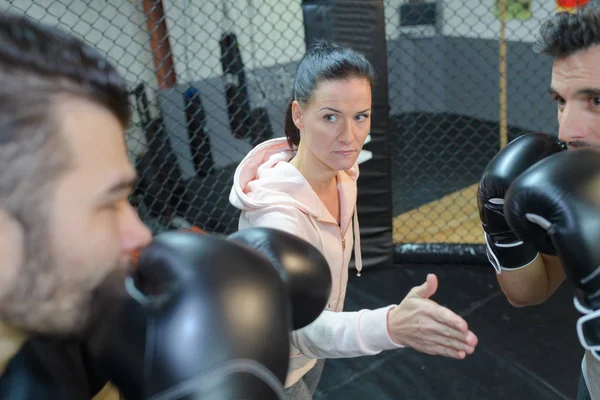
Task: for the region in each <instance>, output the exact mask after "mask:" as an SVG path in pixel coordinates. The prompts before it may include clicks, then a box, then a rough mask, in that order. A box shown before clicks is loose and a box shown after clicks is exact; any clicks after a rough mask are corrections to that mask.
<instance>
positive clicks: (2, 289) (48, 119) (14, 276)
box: [0, 13, 151, 398]
mask: <svg viewBox="0 0 600 400" xmlns="http://www.w3.org/2000/svg"><path fill="white" fill-rule="evenodd" d="M129 118H130V109H129V99H128V92H127V90H126V84H125V82H124V80H123V78H122V77H121V76H120V75H119V73H118V72H117V71H116V70H115V68H114V67H113V66H112V65H111V64H110V63H109V62H108V61H107V60H106V58H105V57H104V56H102V55H101V54H100V53H99V52H97V51H95V50H94V49H93V48H91V47H90V46H88V45H86V44H84V43H83V42H82V41H81V40H79V39H77V38H75V37H73V36H70V35H67V34H65V33H63V32H61V31H59V30H57V29H54V28H51V27H46V26H43V25H40V24H38V23H36V22H33V21H31V20H29V19H27V18H26V17H22V16H15V15H10V14H6V13H2V14H0V376H1V375H6V373H5V372H6V371H7V370H10V371H12V372H11V373H12V374H13V375H12V376H13V377H14V376H16V375H18V373H19V372H18V371H19V368H17V366H16V365H17V364H18V365H21V366H22V365H23V362H24V361H23V360H22V359H21V360H20V361H19V360H17V359H18V357H16V358H15V357H14V356H15V354H17V353H18V352H19V350H20V349H23V348H24V347H23V345H24V344H25V343H26V342H27V340H28V338H32V337H44V338H51V339H54V338H60V339H65V338H76V337H77V336H78V335H79V334H81V333H83V332H84V331H85V330H86V328H87V327H88V325H89V322H90V314H91V298H92V293H93V291H94V289H95V288H96V287H97V286H98V285H99V283H100V282H101V281H102V280H103V279H104V278H105V277H106V276H107V275H108V274H109V273H110V272H111V271H113V270H114V269H117V268H128V265H129V259H130V256H131V253H132V252H133V251H135V250H137V249H138V248H140V247H143V246H145V245H146V244H148V243H149V241H150V240H151V234H150V231H149V230H148V229H147V228H146V227H145V226H144V225H143V224H142V222H141V221H140V219H139V218H138V215H137V213H136V211H135V210H134V208H133V207H132V206H131V205H130V204H129V201H128V196H129V194H130V192H131V190H132V188H133V185H134V184H135V179H136V172H135V169H134V168H133V166H132V165H131V163H130V161H129V157H128V154H127V150H126V146H125V140H124V129H125V128H126V127H127V126H128V124H129ZM51 339H49V340H51ZM37 340H38V339H35V340H31V341H30V343H33V345H34V346H35V343H36V341H37ZM61 343H62V342H61ZM28 345H30V344H29V343H28ZM57 346H58V347H59V348H58V350H57V353H56V354H60V355H61V356H63V357H64V359H65V360H66V361H65V362H66V363H67V364H66V365H62V366H61V365H60V362H61V361H60V360H49V361H50V362H51V363H52V362H56V364H55V365H54V366H52V365H49V364H47V365H45V367H48V368H47V370H48V371H50V372H51V373H54V374H57V373H60V370H61V368H62V369H63V371H62V372H64V375H68V374H70V373H71V372H73V373H75V374H77V373H80V372H81V371H74V370H72V369H71V367H70V366H69V365H71V364H69V363H70V362H71V361H72V360H75V364H72V365H82V366H85V365H86V363H87V361H86V360H85V357H84V354H83V353H82V352H80V351H79V349H78V347H77V346H76V345H74V347H73V348H69V349H68V351H63V350H65V349H66V347H65V348H63V347H61V346H62V345H57ZM65 346H67V345H65ZM50 347H51V346H50ZM49 354H51V353H49ZM50 357H52V356H51V355H50ZM11 360H12V361H13V363H12V365H11V363H10V361H11ZM15 363H16V364H15ZM57 365H58V366H57ZM11 368H12V369H11ZM15 374H16V375H15ZM36 379H37V378H36ZM5 382H6V380H5ZM30 384H31V382H29V383H25V385H24V386H23V387H20V389H19V390H30V388H29V387H28V385H30ZM13 386H14V385H13ZM33 386H35V385H33ZM7 387H10V385H2V384H0V394H6V393H5V392H2V389H3V388H4V389H6V388H7ZM13 388H14V387H13ZM44 389H45V390H47V389H48V388H44ZM31 390H33V389H31ZM13 393H14V392H13ZM30 393H32V392H31V391H30ZM42 393H43V394H44V397H48V396H49V397H51V398H56V397H53V394H52V393H50V392H47V391H46V392H42ZM92 394H93V393H92ZM54 395H58V393H55V394H54ZM62 395H66V396H65V398H69V394H68V393H65V392H63V393H62ZM0 397H1V396H0ZM10 398H12V397H10ZM18 398H27V396H25V395H24V396H20V395H19V396H18ZM71 398H73V397H71Z"/></svg>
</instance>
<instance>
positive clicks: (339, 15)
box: [302, 0, 394, 268]
mask: <svg viewBox="0 0 600 400" xmlns="http://www.w3.org/2000/svg"><path fill="white" fill-rule="evenodd" d="M302 11H303V16H304V30H305V41H306V47H307V48H308V47H310V45H311V44H312V43H313V41H314V40H315V39H324V40H325V41H327V42H328V43H333V44H336V45H339V46H344V47H349V48H351V49H353V50H356V51H358V52H359V53H361V54H363V55H364V56H365V57H366V58H367V60H369V62H370V63H371V64H372V65H373V67H374V68H375V71H376V78H375V83H374V86H373V107H372V108H373V114H372V115H373V116H372V123H371V134H370V136H371V140H370V141H369V142H368V143H367V144H365V146H364V149H365V150H367V151H369V152H371V153H372V157H370V158H369V159H367V160H366V161H364V162H362V163H361V164H360V176H361V179H359V181H358V198H357V210H358V215H359V217H360V228H361V251H362V258H363V267H364V268H370V267H381V268H385V267H392V266H393V240H392V220H393V217H394V215H393V212H392V180H391V162H390V159H391V158H390V157H391V156H390V122H389V109H390V106H389V101H388V81H387V76H388V72H387V49H386V38H385V16H384V7H383V0H335V1H332V0H303V1H302Z"/></svg>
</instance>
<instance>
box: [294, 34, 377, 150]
mask: <svg viewBox="0 0 600 400" xmlns="http://www.w3.org/2000/svg"><path fill="white" fill-rule="evenodd" d="M350 78H364V79H366V80H368V81H369V84H370V85H371V87H373V81H374V80H375V71H374V68H373V66H372V65H371V63H370V62H369V61H368V60H367V59H366V58H365V57H364V56H363V55H362V54H360V53H358V52H356V51H355V50H353V49H350V48H346V47H340V46H336V45H333V44H328V43H327V42H326V41H325V40H317V41H315V42H314V43H313V45H312V46H311V47H310V48H309V49H308V51H307V52H306V54H304V56H303V57H302V59H301V60H300V64H299V65H298V68H297V69H296V78H295V79H294V89H293V92H292V97H291V98H290V101H289V103H288V105H287V110H286V115H285V136H286V137H287V140H288V144H289V145H290V147H291V148H294V147H295V146H298V144H299V143H300V132H299V130H298V128H297V127H296V125H295V124H294V120H293V118H292V102H293V101H294V100H296V101H298V102H299V103H301V104H306V103H308V101H309V100H310V99H311V97H312V95H313V93H314V91H315V89H316V87H317V85H318V84H319V83H321V82H323V81H331V80H337V79H350Z"/></svg>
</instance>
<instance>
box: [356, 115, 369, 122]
mask: <svg viewBox="0 0 600 400" xmlns="http://www.w3.org/2000/svg"><path fill="white" fill-rule="evenodd" d="M367 118H369V114H358V115H357V116H356V119H357V120H358V121H365V120H366V119H367Z"/></svg>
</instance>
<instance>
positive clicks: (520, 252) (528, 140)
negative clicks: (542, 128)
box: [477, 133, 564, 274]
mask: <svg viewBox="0 0 600 400" xmlns="http://www.w3.org/2000/svg"><path fill="white" fill-rule="evenodd" d="M562 150H564V147H563V146H562V144H561V142H559V141H558V139H556V138H555V137H552V136H549V135H545V134H541V133H530V134H526V135H523V136H520V137H518V138H517V139H515V140H513V141H512V142H510V143H509V144H507V145H506V146H505V147H504V148H503V149H502V150H500V151H499V152H498V153H497V154H496V155H495V156H494V158H492V160H491V161H490V163H489V164H488V165H487V167H486V168H485V170H484V172H483V176H482V177H481V180H480V181H479V187H478V191H477V205H478V207H479V217H480V219H481V222H482V226H483V230H484V235H485V243H486V252H487V256H488V259H489V261H490V263H491V264H492V265H493V266H494V268H495V269H496V272H497V273H498V274H500V273H501V272H502V270H515V269H519V268H522V267H524V266H526V265H528V264H529V263H531V262H532V261H533V260H534V259H535V257H536V256H537V254H538V252H537V250H536V249H535V248H534V247H533V246H532V245H530V244H528V243H523V242H522V241H520V240H518V239H517V238H516V237H515V235H514V233H513V232H512V231H511V230H510V228H509V227H508V225H507V224H506V220H505V218H504V211H503V205H504V195H505V194H506V191H507V190H508V188H509V187H510V185H511V183H512V182H513V181H514V180H515V179H516V178H517V177H518V176H519V175H520V174H521V173H523V172H524V171H525V170H526V169H527V168H529V167H530V166H532V165H533V164H535V163H536V162H538V161H540V160H542V159H544V158H546V157H548V156H550V155H552V154H555V153H558V152H560V151H562Z"/></svg>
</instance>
